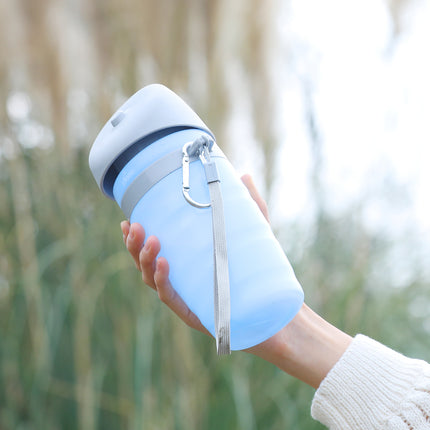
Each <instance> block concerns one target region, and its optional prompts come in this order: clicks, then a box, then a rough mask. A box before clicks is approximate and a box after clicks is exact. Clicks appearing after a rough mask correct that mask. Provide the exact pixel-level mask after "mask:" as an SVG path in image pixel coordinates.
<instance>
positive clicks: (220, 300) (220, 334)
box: [209, 181, 231, 355]
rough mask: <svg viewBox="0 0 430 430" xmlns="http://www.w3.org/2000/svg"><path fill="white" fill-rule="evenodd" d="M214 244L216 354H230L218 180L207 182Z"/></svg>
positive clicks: (225, 257)
mask: <svg viewBox="0 0 430 430" xmlns="http://www.w3.org/2000/svg"><path fill="white" fill-rule="evenodd" d="M209 193H210V196H211V206H212V231H213V244H214V312H215V333H216V346H217V352H218V355H225V354H230V353H231V351H230V280H229V272H228V258H227V240H226V234H225V223H224V209H223V201H222V193H221V186H220V182H219V181H214V182H209Z"/></svg>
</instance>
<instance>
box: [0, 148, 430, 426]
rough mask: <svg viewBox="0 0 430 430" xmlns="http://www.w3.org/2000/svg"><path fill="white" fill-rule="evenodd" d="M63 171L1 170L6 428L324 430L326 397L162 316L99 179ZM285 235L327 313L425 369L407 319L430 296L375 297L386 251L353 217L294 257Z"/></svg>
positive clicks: (13, 165)
mask: <svg viewBox="0 0 430 430" xmlns="http://www.w3.org/2000/svg"><path fill="white" fill-rule="evenodd" d="M60 157H61V155H60V154H59V151H58V150H57V149H54V150H52V151H51V152H44V151H39V150H37V149H36V150H31V151H22V152H20V153H19V155H17V156H16V157H15V158H14V159H11V160H3V161H2V176H1V187H0V199H1V201H2V205H1V207H0V226H1V236H0V240H1V243H0V245H1V249H2V253H1V260H0V264H1V276H2V278H1V279H2V281H1V282H2V284H1V290H0V337H1V342H0V428H1V429H57V428H61V429H76V428H79V429H95V428H103V429H203V428H204V429H220V428H222V429H224V428H225V429H236V428H237V429H278V428H279V429H281V428H306V429H317V428H322V427H321V426H320V425H319V424H317V423H315V422H313V421H312V419H311V418H310V414H309V408H310V402H311V398H312V395H313V390H311V389H310V388H308V387H306V386H305V385H304V384H302V383H300V382H298V381H295V380H293V379H292V378H290V377H289V376H287V375H285V374H282V372H280V371H279V370H277V369H276V368H275V367H273V366H272V365H269V364H268V363H265V362H263V361H262V360H260V359H257V358H255V357H252V356H248V355H247V354H245V353H241V352H236V353H234V354H233V355H232V356H231V357H224V358H218V357H217V356H216V352H215V347H214V344H213V342H212V341H211V340H210V339H209V338H206V337H205V336H204V335H202V334H200V333H194V332H193V331H192V330H191V329H189V328H188V327H187V326H185V325H184V324H183V323H182V322H181V321H179V320H178V319H177V318H176V317H175V316H174V315H172V314H171V312H170V311H169V310H168V309H167V308H164V307H163V306H162V305H161V304H160V302H159V301H158V299H157V297H156V294H155V293H154V292H153V291H152V290H151V289H149V288H147V287H145V286H143V284H142V282H141V280H140V278H139V274H138V272H137V271H136V269H135V268H134V265H133V264H132V261H131V258H129V255H128V254H127V252H126V251H125V249H124V246H123V243H122V237H121V232H120V229H119V221H120V220H121V219H122V216H121V212H120V210H119V209H118V208H117V207H116V205H115V204H114V203H113V202H111V201H108V200H107V199H105V198H104V197H103V196H102V195H101V193H100V191H99V190H98V188H97V186H96V185H95V183H94V181H93V179H92V177H90V173H89V169H88V167H87V151H86V150H78V151H77V152H76V154H74V156H73V157H71V158H70V159H69V160H68V162H67V163H63V162H61V161H60ZM285 232H287V233H286V234H284V235H281V236H282V237H283V238H284V239H285V236H288V237H289V241H290V243H289V245H288V247H289V248H290V249H292V255H290V256H291V257H292V260H293V261H294V260H296V261H295V263H294V265H295V267H296V271H297V275H298V277H299V279H300V280H301V281H302V283H303V285H304V288H305V291H306V294H307V297H308V301H309V302H310V303H311V304H312V305H313V306H315V308H316V309H317V310H318V311H320V312H321V313H322V314H323V315H324V316H325V317H327V318H328V319H329V320H330V321H332V322H334V323H335V324H337V325H338V326H339V327H341V328H343V329H345V330H347V331H348V332H349V333H351V334H354V333H356V332H364V333H366V334H369V335H371V336H374V337H376V338H377V339H379V340H382V341H385V342H387V343H388V344H390V345H392V346H394V347H398V348H400V350H402V351H404V352H406V353H416V354H418V355H420V354H421V355H422V356H423V358H425V353H426V339H427V336H428V333H426V332H425V331H424V329H423V328H422V327H423V325H422V321H420V319H419V318H414V317H413V316H412V315H411V314H408V312H409V307H408V303H410V302H411V301H412V300H413V299H414V298H416V297H417V295H418V296H419V294H421V295H422V296H423V297H425V294H426V291H425V284H423V283H420V282H419V281H418V280H417V281H416V282H414V283H413V284H412V285H410V286H409V287H408V288H404V289H402V290H395V292H394V293H393V292H390V290H389V289H388V288H387V287H388V286H386V287H385V288H384V286H383V285H382V284H381V285H378V284H372V285H369V273H372V271H373V270H375V266H377V265H378V263H379V262H380V261H381V257H382V256H383V254H384V253H385V252H386V250H387V246H388V245H387V244H386V243H384V242H383V241H382V240H380V239H378V238H375V237H371V236H369V235H368V234H367V233H366V232H365V230H364V229H363V228H362V227H361V226H360V225H359V223H358V221H357V220H356V219H354V217H353V216H350V217H343V218H342V219H335V218H330V217H329V216H328V215H322V216H321V217H320V219H319V222H318V225H317V226H316V233H315V235H314V236H313V238H312V240H311V241H309V243H307V245H306V249H305V250H304V254H302V255H301V256H300V257H295V255H294V254H295V252H294V250H295V246H294V244H293V245H291V241H295V240H297V243H300V238H299V235H300V231H299V229H298V228H294V227H292V226H290V228H289V230H288V229H286V230H285ZM297 251H298V250H296V252H297ZM376 269H377V267H376ZM382 279H383V277H382ZM417 279H418V278H417ZM381 282H382V281H381ZM427 298H428V294H427ZM427 358H428V352H427Z"/></svg>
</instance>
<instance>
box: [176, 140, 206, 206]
mask: <svg viewBox="0 0 430 430" xmlns="http://www.w3.org/2000/svg"><path fill="white" fill-rule="evenodd" d="M199 140H200V139H199ZM202 140H203V139H202ZM196 143H197V141H193V142H187V143H186V144H185V145H184V146H183V148H182V194H183V195H184V197H185V200H186V201H187V202H188V203H189V204H190V205H192V206H194V207H195V208H199V209H202V208H208V207H210V206H211V204H210V203H199V202H196V201H195V200H193V199H192V198H191V196H190V154H189V152H188V151H189V149H190V147H191V146H194V148H193V149H194V152H196V153H198V156H199V158H200V160H201V162H202V163H203V164H204V163H206V162H207V157H210V156H209V150H208V145H207V142H206V141H204V143H202V144H200V145H196ZM198 143H200V142H198ZM196 146H197V148H196Z"/></svg>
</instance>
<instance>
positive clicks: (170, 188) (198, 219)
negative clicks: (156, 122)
mask: <svg viewBox="0 0 430 430" xmlns="http://www.w3.org/2000/svg"><path fill="white" fill-rule="evenodd" d="M158 87H161V86H158ZM146 88H149V87H146ZM163 88H164V87H163ZM157 90H158V89H157ZM166 90H167V89H166ZM141 91H145V88H144V89H143V90H141ZM163 91H164V90H163ZM167 91H168V90H167ZM172 94H173V93H172ZM176 97H177V96H176ZM130 100H133V98H132V99H130ZM124 106H126V107H127V103H126V104H125V105H124ZM124 106H123V107H121V108H120V111H119V112H123V111H126V109H124ZM187 108H188V109H190V108H189V107H188V106H187ZM116 115H117V114H115V115H114V116H113V118H114V119H115V118H116ZM126 116H127V113H126ZM126 119H127V117H126V118H125V119H122V118H120V120H121V121H122V122H125V121H126ZM193 121H194V119H193ZM199 121H201V120H199ZM202 124H203V123H202ZM120 125H121V124H120ZM105 127H106V126H105ZM104 130H105V129H104ZM102 132H103V130H102ZM104 132H105V134H107V132H109V133H110V130H109V129H108V130H107V132H106V130H105V131H104ZM127 133H128V134H127V139H130V137H129V134H130V132H129V131H128V132H127ZM204 133H207V135H209V130H208V129H205V126H204V124H203V126H200V124H199V125H198V127H183V129H181V130H180V131H175V132H172V133H167V134H166V135H162V136H161V137H160V138H159V139H156V140H154V141H152V143H151V144H149V145H147V146H144V147H143V149H141V150H140V151H139V152H137V153H136V154H134V155H133V157H132V158H131V159H129V160H128V161H127V162H126V163H125V164H124V165H123V166H122V167H121V169H120V171H119V173H118V174H117V176H116V178H115V180H114V182H113V187H112V192H111V194H110V192H109V190H107V191H106V190H105V189H103V181H105V182H106V180H105V179H103V177H101V176H100V175H96V174H95V177H96V179H99V178H100V177H101V179H99V183H100V184H101V185H100V186H101V188H102V190H103V191H104V192H105V194H108V195H109V196H110V197H114V199H115V200H116V201H117V202H118V204H119V205H120V204H121V201H122V198H123V195H124V193H125V192H126V190H127V189H128V187H129V186H130V185H131V183H132V182H133V180H134V179H135V178H136V177H137V176H138V175H139V174H140V173H141V172H142V171H143V170H144V169H146V168H147V167H149V166H150V165H152V164H153V163H154V162H155V161H157V160H159V159H160V158H161V157H163V156H165V155H167V154H169V153H172V152H174V151H178V150H180V149H181V148H182V147H183V145H184V144H185V143H187V142H190V141H193V140H195V139H197V138H198V137H199V136H201V135H202V134H204ZM139 137H140V136H139ZM109 138H110V135H109ZM96 142H97V141H96ZM115 145H116V143H115ZM98 150H100V149H99V148H98ZM96 155H97V157H99V155H98V154H96ZM103 156H104V155H102V157H103ZM93 158H94V156H93ZM90 159H91V156H90ZM215 159H216V164H217V168H218V172H219V176H220V180H221V190H222V195H223V201H224V216H225V226H226V237H227V251H228V263H229V278H230V295H231V349H232V350H239V349H245V348H249V347H251V346H254V345H256V344H258V343H260V342H262V341H264V340H266V339H268V338H269V337H271V336H273V335H274V334H275V333H277V332H278V331H279V330H280V329H281V328H282V327H284V326H285V325H286V324H288V322H290V321H291V320H292V319H293V318H294V316H295V315H296V313H297V312H298V311H299V309H300V308H301V306H302V304H303V291H302V288H301V286H300V284H299V283H298V281H297V280H296V277H295V275H294V272H293V270H292V268H291V265H290V263H289V261H288V259H287V258H286V256H285V254H284V252H283V250H282V248H281V247H280V245H279V243H278V241H277V240H276V239H275V237H274V236H273V233H272V231H271V228H270V226H269V224H268V223H267V221H266V220H265V218H264V216H263V215H262V213H261V212H260V210H259V208H258V206H257V205H256V203H255V202H254V201H253V200H252V198H251V197H250V195H249V193H248V190H247V189H246V187H245V186H244V185H243V183H242V181H241V180H240V178H239V176H238V175H237V173H236V172H235V170H234V168H233V167H232V165H231V164H230V163H229V161H228V160H227V159H226V158H221V157H216V158H215ZM92 170H93V173H94V170H95V169H92ZM99 170H100V169H99ZM105 170H107V169H105ZM100 171H102V170H100ZM190 187H191V192H190V193H191V195H192V198H193V199H195V200H197V201H199V202H210V197H209V191H208V184H207V182H206V180H205V174H204V169H203V166H202V164H201V162H200V161H199V160H196V161H193V162H191V163H190ZM130 221H131V222H138V223H140V224H141V225H142V226H143V227H144V229H145V231H146V237H148V236H150V235H155V236H157V237H158V238H159V239H160V243H161V251H160V255H161V256H164V257H165V258H166V259H167V261H168V262H169V266H170V280H171V282H172V285H173V287H174V288H175V289H176V291H177V292H178V294H179V295H180V296H181V297H182V298H183V300H184V301H185V302H186V303H187V305H188V306H189V308H190V309H191V310H192V311H193V312H194V313H195V314H196V315H197V316H198V317H199V319H200V321H201V322H202V324H203V325H204V326H205V327H206V328H207V329H208V330H209V331H210V332H211V333H212V334H213V335H214V336H215V328H214V293H213V282H214V264H213V237H212V212H211V208H204V209H201V208H195V207H193V206H191V205H190V204H189V203H188V202H187V201H186V200H185V199H184V196H183V195H182V170H181V169H180V168H179V169H177V170H175V171H173V172H172V173H170V174H168V175H167V176H165V177H164V178H163V179H162V180H160V181H159V182H158V183H156V184H155V185H154V186H153V187H152V188H151V189H149V191H148V192H147V193H146V194H144V195H143V196H142V197H141V199H140V200H139V201H138V203H137V204H136V206H135V207H134V209H133V211H132V213H131V216H130Z"/></svg>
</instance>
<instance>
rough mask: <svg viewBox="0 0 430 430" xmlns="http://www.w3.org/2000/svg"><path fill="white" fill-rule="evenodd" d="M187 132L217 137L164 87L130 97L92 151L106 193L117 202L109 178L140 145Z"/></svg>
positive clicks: (94, 171)
mask: <svg viewBox="0 0 430 430" xmlns="http://www.w3.org/2000/svg"><path fill="white" fill-rule="evenodd" d="M184 128H197V129H201V130H204V131H206V132H207V133H209V134H210V135H212V136H213V134H212V132H211V131H210V130H209V128H208V127H207V126H206V124H205V123H204V122H203V121H202V120H201V119H200V118H199V116H198V115H197V114H196V113H195V112H194V111H193V110H192V109H191V108H190V107H189V106H188V105H187V104H186V103H185V102H184V101H183V100H182V99H181V98H180V97H179V96H178V95H176V94H175V93H174V92H173V91H171V90H169V89H168V88H167V87H165V86H164V85H160V84H152V85H148V86H146V87H144V88H142V89H141V90H139V91H138V92H137V93H136V94H134V95H133V96H132V97H130V98H129V99H128V100H127V101H126V102H125V103H124V104H123V105H122V106H121V107H120V108H119V109H118V110H117V111H116V112H115V113H114V114H113V115H112V117H111V118H110V119H109V121H108V122H107V123H106V124H105V126H104V127H103V128H102V130H101V131H100V133H99V134H98V136H97V138H96V140H95V141H94V143H93V145H92V147H91V151H90V155H89V164H90V169H91V172H92V174H93V176H94V178H95V180H96V181H97V184H98V186H99V187H100V189H101V190H102V191H103V193H104V194H105V195H106V196H108V197H109V198H112V199H113V194H112V186H113V180H112V178H109V180H105V179H106V175H107V173H108V172H109V171H110V170H112V169H110V168H111V167H112V166H113V164H114V163H115V161H116V160H118V159H119V158H120V156H121V155H123V154H124V153H125V151H127V150H129V149H130V148H132V146H133V145H134V144H135V143H136V142H140V141H142V139H145V138H150V136H157V135H159V134H160V132H163V131H164V132H165V134H168V133H169V131H171V132H174V131H175V130H178V129H184ZM149 141H151V139H149ZM113 170H116V172H117V169H113ZM117 173H118V172H117Z"/></svg>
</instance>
